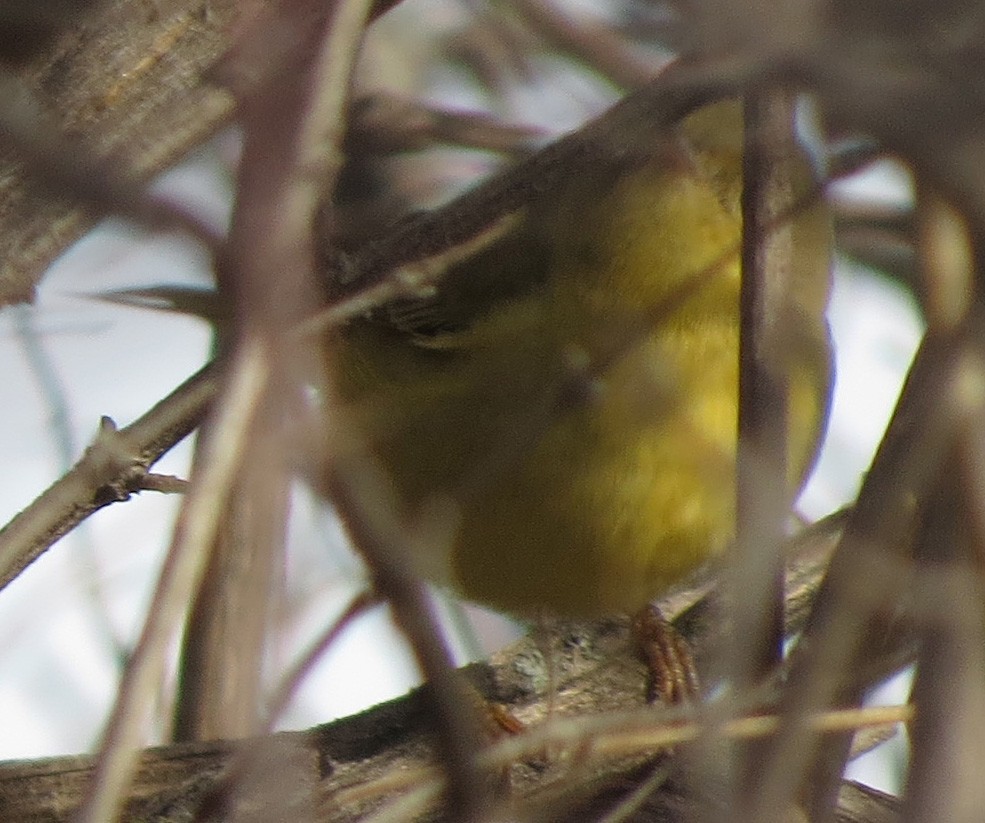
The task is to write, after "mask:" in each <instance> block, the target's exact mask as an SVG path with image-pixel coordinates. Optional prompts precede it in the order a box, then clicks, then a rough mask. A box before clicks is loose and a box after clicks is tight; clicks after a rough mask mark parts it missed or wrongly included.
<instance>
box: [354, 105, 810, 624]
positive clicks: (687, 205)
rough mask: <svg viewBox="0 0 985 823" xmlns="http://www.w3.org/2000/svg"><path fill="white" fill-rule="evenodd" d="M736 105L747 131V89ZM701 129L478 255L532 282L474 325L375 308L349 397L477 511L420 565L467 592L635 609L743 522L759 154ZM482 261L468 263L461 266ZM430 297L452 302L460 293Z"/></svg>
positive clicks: (728, 110) (801, 462)
mask: <svg viewBox="0 0 985 823" xmlns="http://www.w3.org/2000/svg"><path fill="white" fill-rule="evenodd" d="M720 105H721V106H722V108H721V109H720V111H719V113H718V117H719V119H720V120H723V122H724V126H723V128H725V129H726V130H727V131H728V132H729V133H738V134H741V127H740V126H737V124H736V119H737V118H738V109H737V107H736V106H735V105H734V104H720ZM701 118H703V119H701V120H700V124H702V126H701V127H702V128H705V127H706V124H707V122H708V120H709V116H708V114H702V115H701ZM697 132H698V134H699V137H698V138H695V140H696V141H697V145H696V146H690V145H688V144H687V143H684V144H683V150H682V151H679V152H677V153H676V154H673V153H672V154H673V156H672V158H671V160H670V161H668V159H667V156H666V153H661V152H658V153H656V154H655V155H654V156H653V157H651V159H650V160H648V161H644V162H642V163H640V162H636V161H633V162H631V163H630V164H629V167H628V170H627V169H626V167H625V166H623V171H622V172H620V173H618V174H616V175H615V176H610V175H608V174H607V173H606V172H607V170H606V169H601V170H599V173H597V174H588V175H586V176H585V177H584V178H583V179H579V180H576V181H572V182H571V183H570V184H569V185H567V186H563V187H561V188H560V189H559V190H558V191H556V192H553V193H551V195H550V196H549V197H544V198H542V200H541V202H538V203H534V204H532V205H531V206H530V207H529V209H528V212H527V214H526V215H525V217H524V219H523V221H522V225H521V228H519V229H517V230H516V232H515V233H514V235H513V236H512V238H510V241H509V242H507V243H505V244H503V245H501V246H500V247H499V249H500V251H499V252H497V251H496V250H495V249H494V250H493V251H492V252H490V253H489V254H487V255H486V256H485V257H484V258H483V259H482V260H481V261H478V260H477V261H476V263H475V265H474V272H473V273H474V276H475V277H476V278H488V279H489V280H490V282H492V283H495V282H496V280H495V278H496V277H498V276H501V277H502V279H503V281H504V282H509V283H512V284H514V285H512V286H511V287H510V289H509V293H508V294H504V297H503V299H502V300H496V299H493V300H491V301H489V302H488V305H484V306H483V308H482V310H481V311H477V312H476V313H475V315H474V316H470V315H469V313H468V312H467V311H466V312H464V313H462V312H461V311H460V310H459V309H454V310H452V309H449V310H448V311H447V312H446V315H445V316H449V317H453V319H454V320H455V322H452V323H450V324H449V325H450V328H449V330H447V331H439V332H437V333H435V334H434V335H433V337H432V338H431V339H429V340H428V341H426V342H425V344H423V345H422V341H421V339H420V337H419V336H417V335H414V334H412V333H409V332H408V331H407V330H406V329H403V328H400V327H398V326H396V325H392V324H387V323H379V322H371V321H367V322H360V323H357V324H354V325H353V327H352V328H350V329H348V330H347V331H346V333H345V334H344V336H343V337H342V339H341V341H340V345H339V347H338V350H337V352H336V354H335V359H336V362H337V363H338V369H337V374H338V386H339V392H340V395H341V397H342V398H343V400H344V401H345V402H346V403H347V404H348V405H349V407H350V409H351V411H352V413H353V414H354V416H355V419H356V421H357V422H358V423H359V424H360V425H361V426H362V428H363V430H364V432H365V433H366V435H367V438H368V441H369V443H370V445H371V448H372V450H373V451H374V452H375V453H376V455H377V456H378V457H379V459H380V461H381V462H382V464H383V466H384V467H385V468H386V469H387V470H388V472H389V473H390V475H391V476H392V478H393V481H394V484H395V486H396V488H397V491H398V492H399V495H400V498H401V499H402V500H403V502H404V505H405V506H406V507H407V512H408V514H412V513H413V512H415V511H417V510H419V509H420V507H422V506H425V505H427V504H428V503H429V501H431V500H433V499H436V498H441V499H442V500H446V501H452V502H453V504H454V505H455V507H456V509H457V513H458V518H457V521H458V522H457V528H456V530H455V535H454V538H453V539H452V541H451V544H450V546H447V547H445V548H446V549H447V551H445V552H442V551H438V550H436V551H435V552H434V554H433V555H432V556H429V557H425V558H422V563H421V566H422V568H423V569H425V570H426V572H427V573H428V574H429V575H430V576H431V577H433V578H434V579H436V580H438V581H439V582H442V583H445V584H448V585H451V586H452V587H454V588H455V589H456V590H458V591H459V592H460V593H461V594H462V595H463V596H465V597H466V598H469V599H473V600H477V601H480V602H484V603H487V604H489V605H492V606H493V607H496V608H499V609H502V610H506V611H509V612H513V613H518V614H532V613H534V612H541V611H548V612H553V613H556V614H559V615H564V616H580V615H590V614H604V613H615V612H625V611H631V610H634V609H636V608H638V607H640V606H642V605H644V604H645V603H646V602H647V601H648V600H649V599H651V598H652V597H654V596H655V595H656V594H658V593H660V592H661V591H662V590H663V589H665V588H666V587H667V586H669V585H671V584H673V583H675V582H676V581H679V580H680V579H681V578H682V577H683V576H685V575H686V574H688V573H689V572H690V571H692V570H693V569H694V568H695V567H697V566H698V565H700V564H702V563H703V562H705V561H706V560H707V559H709V558H710V557H712V556H714V555H716V554H718V553H719V552H721V550H722V549H723V548H724V547H725V546H726V544H727V543H728V541H729V539H730V538H731V537H732V534H733V530H734V497H735V488H734V463H735V449H736V417H737V396H738V335H739V332H738V325H739V324H738V311H739V308H738V300H739V278H740V271H739V262H738V250H739V246H740V239H741V220H740V217H739V204H738V197H739V188H740V183H739V181H740V177H739V169H740V165H739V157H740V155H739V150H738V146H737V145H736V141H735V140H734V139H732V140H730V141H724V143H723V144H718V143H716V144H715V145H714V146H711V147H708V146H707V144H705V145H703V144H702V143H701V138H700V134H701V130H700V128H699V129H697ZM686 138H687V135H686V134H685V135H684V136H683V137H682V136H681V135H678V136H675V140H678V139H682V140H686ZM716 139H717V138H716ZM723 145H724V147H723ZM692 149H693V151H692ZM810 219H811V220H812V221H813V222H814V224H817V225H813V224H812V227H811V228H810V231H809V232H806V233H805V237H806V236H809V238H810V241H811V243H812V244H813V247H812V248H811V249H810V250H809V252H808V253H809V254H810V255H812V256H813V257H816V259H813V258H812V259H811V260H806V259H805V262H804V264H803V266H802V267H801V268H802V269H803V272H802V273H803V274H804V276H805V277H806V276H807V275H808V274H810V276H812V277H814V276H817V277H820V278H822V279H823V278H825V276H826V275H825V271H826V269H827V265H828V264H827V254H826V251H825V250H824V249H823V248H820V247H819V244H820V245H823V238H825V237H826V234H825V229H824V228H823V225H822V223H823V220H821V219H820V218H818V217H817V216H816V215H815V216H812V217H811V218H810ZM497 255H498V256H497ZM469 275H470V271H469V263H468V261H466V263H465V264H463V269H462V271H460V272H458V273H456V276H461V277H468V276H469ZM527 277H529V280H530V284H529V287H522V284H523V281H524V278H527ZM517 283H520V284H521V287H517V286H516V284H517ZM814 291H815V292H817V294H819V295H822V296H821V298H820V299H813V298H812V302H811V304H810V305H798V306H797V307H795V311H794V312H793V313H794V315H795V316H798V317H800V316H803V318H804V321H805V322H804V330H803V334H802V335H801V334H800V333H799V332H798V335H797V337H798V340H801V338H802V341H801V342H798V343H797V344H796V345H793V346H791V351H792V352H793V354H792V355H791V357H792V360H791V364H790V365H791V373H792V384H793V392H792V402H791V431H792V437H791V463H792V465H793V467H794V468H793V472H792V473H793V474H795V475H796V477H797V478H800V477H801V476H802V474H803V471H804V468H805V467H806V465H807V464H808V462H809V461H810V457H811V455H812V453H813V450H814V447H815V445H816V441H817V438H818V436H819V433H820V431H821V428H822V427H823V419H824V414H825V409H826V397H827V391H828V386H827V381H828V374H829V372H828V360H829V357H828V346H827V336H826V334H827V333H826V326H825V324H824V320H823V304H824V297H823V295H825V294H826V286H824V287H820V288H817V287H815V288H814ZM796 299H799V298H796ZM449 305H451V304H449ZM432 309H433V311H432ZM429 312H430V314H429V316H430V317H434V316H437V317H441V316H442V309H441V303H440V297H439V298H438V304H437V306H435V307H431V308H430V309H429ZM462 318H467V320H464V321H463V319H462Z"/></svg>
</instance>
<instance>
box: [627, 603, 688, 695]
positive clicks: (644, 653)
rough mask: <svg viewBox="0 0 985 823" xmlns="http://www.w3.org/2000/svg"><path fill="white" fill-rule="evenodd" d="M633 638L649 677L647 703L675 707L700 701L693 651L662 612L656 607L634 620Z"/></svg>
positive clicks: (640, 612)
mask: <svg viewBox="0 0 985 823" xmlns="http://www.w3.org/2000/svg"><path fill="white" fill-rule="evenodd" d="M632 634H633V639H634V642H635V643H636V651H637V653H638V654H639V655H640V657H642V658H643V661H644V662H645V663H646V667H647V670H648V673H649V678H648V682H647V693H646V699H647V702H649V703H653V702H654V701H656V700H657V699H658V698H659V700H660V701H661V702H662V703H666V704H672V703H684V702H688V701H693V700H697V699H699V698H700V696H701V687H700V685H699V682H698V671H697V669H696V668H695V665H694V655H693V654H692V652H691V648H690V646H688V644H687V641H686V640H685V639H684V637H682V636H681V634H680V632H678V631H677V629H675V628H674V627H673V626H672V625H671V623H670V622H669V621H668V620H667V618H665V617H664V616H663V614H661V613H660V609H658V608H657V607H656V606H654V605H652V604H649V605H647V606H645V607H644V608H642V609H640V610H639V611H638V612H637V613H636V614H635V615H634V616H633V619H632Z"/></svg>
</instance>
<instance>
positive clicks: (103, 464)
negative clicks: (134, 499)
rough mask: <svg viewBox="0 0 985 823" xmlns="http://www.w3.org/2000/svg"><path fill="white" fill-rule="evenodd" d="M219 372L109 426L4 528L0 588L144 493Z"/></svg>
mask: <svg viewBox="0 0 985 823" xmlns="http://www.w3.org/2000/svg"><path fill="white" fill-rule="evenodd" d="M215 371H216V367H215V366H214V365H212V364H210V365H208V366H206V367H205V368H203V369H202V370H201V371H199V372H198V373H197V374H195V375H194V376H192V377H190V378H189V379H188V380H186V381H185V382H184V383H183V384H182V385H181V386H179V387H178V388H177V389H175V390H174V391H173V392H172V393H171V394H170V395H168V396H167V397H166V398H164V399H163V400H162V401H161V402H160V403H157V404H156V405H155V406H154V407H153V408H151V409H150V410H149V411H147V413H146V414H144V415H142V416H141V417H140V418H139V419H137V420H135V421H134V422H133V423H132V424H130V425H129V426H126V427H125V428H123V429H120V430H119V431H115V430H113V431H108V430H107V429H106V428H105V427H104V429H103V431H102V433H101V434H100V436H99V437H97V439H96V441H95V442H94V443H93V445H92V446H90V447H89V449H88V450H87V451H86V453H85V454H84V455H83V456H82V458H81V459H80V460H79V462H78V463H76V464H75V466H73V467H72V469H70V470H69V471H68V472H67V473H66V474H65V475H64V476H63V477H62V478H60V479H59V480H57V481H56V482H55V483H54V484H53V485H52V486H51V487H50V488H48V490H47V491H45V492H44V493H43V494H42V495H41V496H39V497H38V498H37V499H36V500H35V501H34V502H33V503H31V504H30V505H29V506H28V507H27V508H26V509H24V510H23V511H21V512H20V513H19V514H17V515H16V516H15V517H14V518H13V519H12V520H11V521H10V522H9V523H7V525H6V526H4V527H3V528H2V529H0V589H2V588H3V587H4V586H6V585H7V584H8V583H10V582H11V581H12V580H13V579H14V578H16V577H17V575H19V574H20V573H21V572H22V571H23V570H24V569H25V568H27V566H28V565H30V564H31V563H33V562H34V561H35V560H37V558H38V557H40V556H41V555H42V554H43V553H44V552H45V551H47V550H48V549H49V548H50V547H51V546H52V545H53V544H54V543H55V542H56V541H57V540H58V539H59V538H60V537H62V536H63V535H65V534H67V533H68V532H70V531H71V530H72V529H73V528H75V526H77V525H78V524H79V523H81V522H82V521H83V520H85V518H87V517H88V516H89V515H91V514H92V513H94V512H96V511H98V510H99V509H101V508H103V507H104V506H106V505H109V504H110V503H113V502H116V501H118V500H121V499H126V498H127V497H128V496H129V494H130V493H131V492H133V491H139V490H140V488H141V482H142V478H143V477H144V475H145V473H146V471H147V469H148V468H149V467H150V466H152V465H153V464H154V463H156V462H157V461H158V460H159V459H160V458H161V456H162V455H164V454H165V453H166V452H167V451H168V450H169V449H170V448H172V447H173V446H174V445H175V444H176V443H178V442H180V441H181V440H182V439H183V438H184V437H185V436H186V435H188V434H189V433H190V432H191V431H193V430H194V429H195V427H196V426H197V425H198V424H199V422H200V421H201V419H202V416H203V415H204V413H205V409H206V406H207V404H208V403H209V401H210V400H211V399H212V397H213V396H214V394H215V391H216V386H215Z"/></svg>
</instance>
